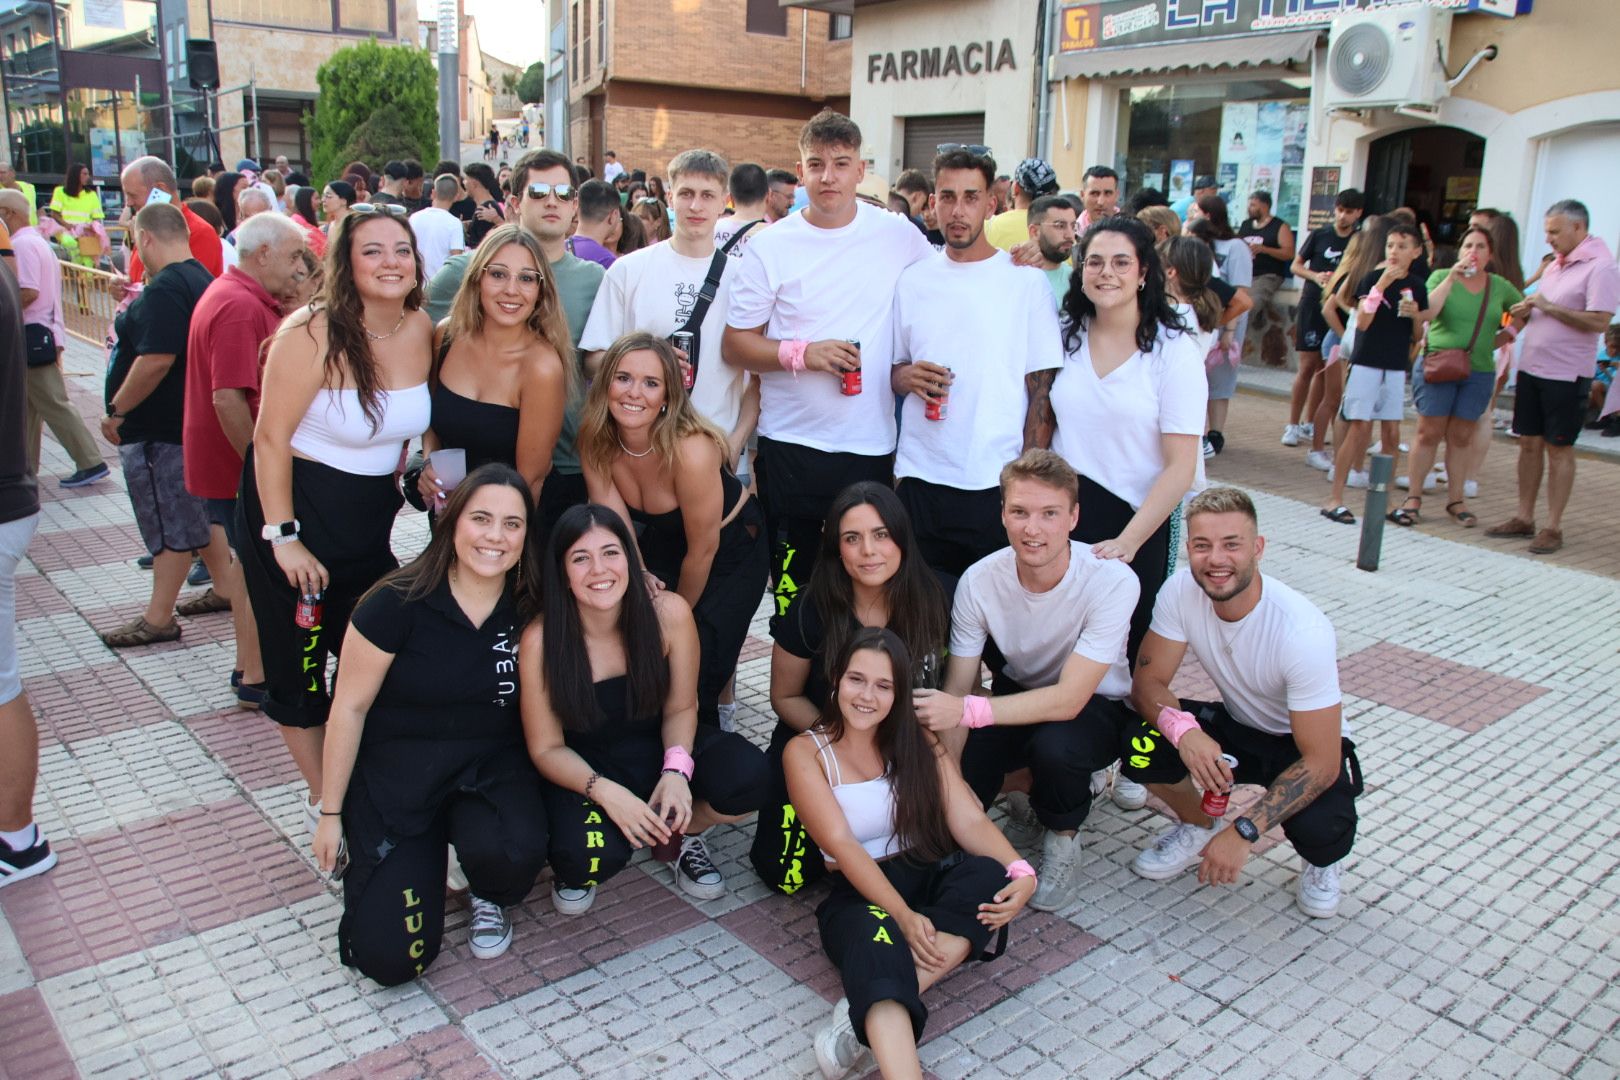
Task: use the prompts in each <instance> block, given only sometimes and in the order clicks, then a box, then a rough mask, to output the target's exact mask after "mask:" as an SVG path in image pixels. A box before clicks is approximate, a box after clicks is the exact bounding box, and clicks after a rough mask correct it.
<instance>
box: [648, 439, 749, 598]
mask: <svg viewBox="0 0 1620 1080" xmlns="http://www.w3.org/2000/svg"><path fill="white" fill-rule="evenodd" d="M742 497H743V491H742V484H741V483H740V482H739V481H738V480H737V478H736V477H735V476H733V475H732V474H731V471H730V470H729V469H727V468H726V467H725V466H723V465H722V466H721V468H720V505H721V507H723V509H722V510H721V512H720V517H721V520H724V519H725V517H726V515H727V514H730V513H731V510H732V508H733V507H735V506H736V505H737V500H738V499H740V498H742ZM629 510H630V522H631V524H632V525H634V526H635V528H636V539H637V541H638V543H639V546H640V548H641V557H642V558H643V559H645V560H646V562H647V569H648V570H651V571H652V572H653V573H654V574H657V575H658V576H659V577H660V578H662V579H663V582H664V584H665V586H667V587H668V588H671V589H673V588H675V586H676V584H677V583H678V582H679V580H680V576H681V562H682V561H683V560H684V559H685V558H686V522H685V520H684V519H683V518H682V517H681V508H680V507H679V506H677V507H676V508H675V509H673V510H668V511H665V512H664V513H662V514H649V513H647V512H646V511H645V510H638V509H637V508H636V507H634V506H631V507H629ZM743 517H744V515H743V514H738V515H737V516H736V517H734V518H733V519H732V520H731V522H730V523H729V524H727V525H726V527H725V528H724V529H721V530H720V544H721V547H722V548H723V547H724V546H725V544H726V540H727V538H728V537H727V534H728V533H730V532H731V531H733V530H734V529H735V528H737V527H739V525H740V524H741V520H742V518H743Z"/></svg>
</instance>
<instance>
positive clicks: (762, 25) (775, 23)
mask: <svg viewBox="0 0 1620 1080" xmlns="http://www.w3.org/2000/svg"><path fill="white" fill-rule="evenodd" d="M787 17H788V13H787V8H785V7H783V6H782V5H781V4H780V3H778V2H777V0H748V22H747V25H746V29H747V30H748V32H749V33H750V34H773V35H775V36H776V37H787Z"/></svg>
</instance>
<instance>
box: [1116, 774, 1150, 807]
mask: <svg viewBox="0 0 1620 1080" xmlns="http://www.w3.org/2000/svg"><path fill="white" fill-rule="evenodd" d="M1112 794H1113V798H1114V805H1115V806H1117V807H1119V808H1120V809H1121V810H1140V809H1142V807H1144V806H1146V805H1147V796H1148V793H1147V788H1145V787H1143V786H1142V785H1141V784H1138V783H1137V782H1136V781H1135V780H1132V779H1131V778H1130V777H1128V776H1126V775H1125V774H1124V773H1115V774H1114V790H1113V793H1112Z"/></svg>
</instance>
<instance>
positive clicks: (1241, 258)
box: [1215, 237, 1254, 345]
mask: <svg viewBox="0 0 1620 1080" xmlns="http://www.w3.org/2000/svg"><path fill="white" fill-rule="evenodd" d="M1215 273H1217V274H1219V275H1220V276H1221V277H1222V278H1224V279H1225V280H1226V283H1227V284H1228V285H1231V286H1234V287H1238V288H1244V289H1247V288H1248V287H1249V286H1251V285H1253V284H1254V252H1252V251H1250V250H1249V245H1248V244H1245V243H1244V242H1243V241H1242V240H1239V239H1237V238H1236V237H1233V238H1232V239H1231V240H1217V241H1215ZM1248 329H1249V313H1248V312H1247V311H1245V312H1244V313H1243V314H1242V315H1239V316H1238V317H1237V319H1236V320H1234V321H1233V323H1232V334H1233V338H1234V340H1235V341H1237V343H1238V344H1239V345H1242V344H1243V335H1244V333H1245V332H1246V331H1247V330H1248Z"/></svg>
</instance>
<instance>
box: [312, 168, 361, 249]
mask: <svg viewBox="0 0 1620 1080" xmlns="http://www.w3.org/2000/svg"><path fill="white" fill-rule="evenodd" d="M359 201H360V199H359V197H358V196H357V195H356V194H355V191H354V185H353V184H351V183H349V182H348V181H347V180H334V181H332V182H331V183H330V184H327V185H326V187H325V188H323V189H322V190H321V215H322V217H323V218H324V223H323V224H322V225H321V230H322V231H323V232H325V233H326V234H327V236H328V237H330V236H331V235H332V230H333V229H336V228H337V223H338V222H340V221H342V220H343V218H344V217H345V216H346V215H347V214H348V212H349V207H351V206H353V205H354V204H355V203H357V202H359Z"/></svg>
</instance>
